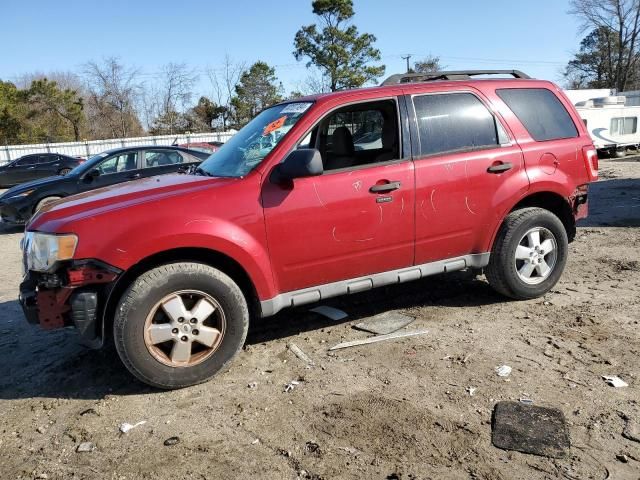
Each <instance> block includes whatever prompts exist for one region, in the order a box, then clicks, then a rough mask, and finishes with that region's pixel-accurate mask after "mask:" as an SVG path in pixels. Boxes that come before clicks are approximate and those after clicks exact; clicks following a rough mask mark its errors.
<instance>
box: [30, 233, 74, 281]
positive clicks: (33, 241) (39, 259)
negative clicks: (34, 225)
mask: <svg viewBox="0 0 640 480" xmlns="http://www.w3.org/2000/svg"><path fill="white" fill-rule="evenodd" d="M77 246H78V237H77V236H75V235H73V234H70V233H69V234H63V235H54V234H51V233H40V232H27V233H26V234H25V236H24V240H23V242H22V250H23V252H24V259H25V268H26V269H27V270H34V271H36V272H47V271H49V270H51V268H52V267H53V266H54V265H55V264H56V263H58V262H60V261H63V260H71V259H72V258H73V255H74V253H75V252H76V247H77Z"/></svg>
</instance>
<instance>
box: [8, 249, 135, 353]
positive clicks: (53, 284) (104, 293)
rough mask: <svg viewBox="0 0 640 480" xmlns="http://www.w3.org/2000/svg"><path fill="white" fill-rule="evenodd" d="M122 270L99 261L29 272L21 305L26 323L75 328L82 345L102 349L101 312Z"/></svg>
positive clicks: (44, 327) (45, 326)
mask: <svg viewBox="0 0 640 480" xmlns="http://www.w3.org/2000/svg"><path fill="white" fill-rule="evenodd" d="M121 273H122V271H121V270H119V269H117V268H115V267H112V266H110V265H107V264H105V263H103V262H100V261H98V260H79V261H70V262H64V263H61V264H59V265H58V266H57V268H56V269H55V271H54V272H38V271H33V270H27V273H26V275H25V277H24V279H23V281H22V283H21V284H20V297H19V300H20V305H21V306H22V310H23V311H24V314H25V317H26V318H27V321H28V322H29V323H31V324H36V325H40V327H42V328H43V329H45V330H52V329H55V328H62V327H75V328H76V330H77V331H78V334H79V337H80V343H82V344H83V345H86V346H88V347H90V348H100V347H101V346H102V342H103V338H102V337H103V335H102V329H101V328H100V325H101V322H100V321H99V319H101V318H102V311H103V309H104V306H105V304H106V302H107V299H108V297H109V293H110V292H111V290H112V288H113V286H114V284H115V280H116V279H117V278H118V277H119V276H120V274H121Z"/></svg>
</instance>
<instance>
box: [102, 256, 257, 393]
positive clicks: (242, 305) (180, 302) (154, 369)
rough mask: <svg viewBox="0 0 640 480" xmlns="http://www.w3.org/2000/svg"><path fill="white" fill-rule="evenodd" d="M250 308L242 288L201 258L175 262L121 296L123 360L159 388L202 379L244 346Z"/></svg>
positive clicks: (118, 340) (117, 329) (118, 341)
mask: <svg viewBox="0 0 640 480" xmlns="http://www.w3.org/2000/svg"><path fill="white" fill-rule="evenodd" d="M248 326H249V309H248V306H247V302H246V299H245V298H244V295H243V294H242V291H241V290H240V288H239V287H238V286H237V285H236V284H235V283H234V282H233V280H231V278H229V277H228V276H227V275H225V274H224V273H222V272H221V271H219V270H217V269H215V268H213V267H210V266H208V265H204V264H199V263H171V264H167V265H163V266H160V267H158V268H155V269H153V270H150V271H149V272H146V273H144V274H143V275H141V276H140V277H138V278H137V279H136V280H135V281H134V282H133V284H132V285H131V286H130V287H129V288H128V290H127V291H126V292H125V293H124V295H123V296H122V298H121V300H120V304H119V305H118V309H117V312H116V316H115V320H114V325H113V328H114V339H115V345H116V349H117V351H118V354H119V355H120V358H121V359H122V362H123V363H124V364H125V366H126V367H127V368H128V369H129V371H130V372H131V373H133V374H134V375H135V376H136V377H137V378H139V379H140V380H142V381H143V382H145V383H147V384H149V385H152V386H154V387H159V388H181V387H187V386H190V385H195V384H198V383H201V382H204V381H206V380H208V379H210V378H211V377H213V376H214V375H215V374H216V373H217V372H218V371H219V370H221V369H222V368H224V367H225V366H226V365H227V364H228V363H229V361H230V360H231V359H232V358H233V357H234V356H235V355H236V353H237V352H238V351H239V350H240V349H241V348H242V345H243V344H244V340H245V338H246V335H247V330H248Z"/></svg>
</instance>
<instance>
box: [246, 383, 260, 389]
mask: <svg viewBox="0 0 640 480" xmlns="http://www.w3.org/2000/svg"><path fill="white" fill-rule="evenodd" d="M257 386H258V382H251V383H249V384H247V388H256V387H257Z"/></svg>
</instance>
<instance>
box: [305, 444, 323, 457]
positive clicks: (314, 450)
mask: <svg viewBox="0 0 640 480" xmlns="http://www.w3.org/2000/svg"><path fill="white" fill-rule="evenodd" d="M304 449H305V451H306V452H307V453H311V454H313V455H316V456H320V454H321V453H322V452H321V451H320V445H318V444H317V443H316V442H311V441H310V442H307V443H305V445H304Z"/></svg>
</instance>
